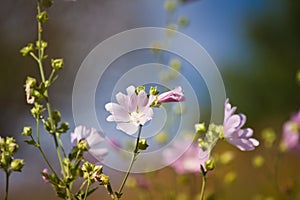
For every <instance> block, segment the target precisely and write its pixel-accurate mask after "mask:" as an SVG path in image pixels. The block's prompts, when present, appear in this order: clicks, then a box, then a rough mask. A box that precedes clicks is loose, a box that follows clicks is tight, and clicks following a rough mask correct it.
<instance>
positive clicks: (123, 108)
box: [105, 86, 155, 135]
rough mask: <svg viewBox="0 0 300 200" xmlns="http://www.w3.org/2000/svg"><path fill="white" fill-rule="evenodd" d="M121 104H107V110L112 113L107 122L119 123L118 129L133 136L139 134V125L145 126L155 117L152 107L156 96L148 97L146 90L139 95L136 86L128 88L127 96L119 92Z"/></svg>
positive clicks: (118, 98) (117, 97) (117, 96)
mask: <svg viewBox="0 0 300 200" xmlns="http://www.w3.org/2000/svg"><path fill="white" fill-rule="evenodd" d="M116 99H117V101H118V103H119V104H116V103H107V104H106V105H105V109H106V110H107V111H109V112H110V113H111V115H110V116H108V117H107V119H106V120H107V121H110V122H112V121H115V122H117V129H119V130H121V131H123V132H125V133H127V134H129V135H132V134H134V133H135V132H137V130H138V127H139V125H144V124H145V123H146V122H147V121H149V120H151V119H152V117H153V110H152V108H151V107H150V105H151V104H152V103H153V101H154V100H155V96H153V95H150V96H149V97H148V95H147V94H146V92H145V91H144V90H141V91H139V93H138V94H137V93H136V91H135V87H134V86H129V87H128V88H127V95H125V94H123V93H121V92H119V93H118V94H117V95H116Z"/></svg>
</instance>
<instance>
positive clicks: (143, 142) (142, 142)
mask: <svg viewBox="0 0 300 200" xmlns="http://www.w3.org/2000/svg"><path fill="white" fill-rule="evenodd" d="M148 146H149V145H148V144H147V140H146V139H140V140H139V144H138V148H139V149H140V150H146V149H147V148H148Z"/></svg>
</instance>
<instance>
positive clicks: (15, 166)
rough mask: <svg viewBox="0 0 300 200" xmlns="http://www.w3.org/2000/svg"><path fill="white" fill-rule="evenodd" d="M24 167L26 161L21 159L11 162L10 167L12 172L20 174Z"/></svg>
mask: <svg viewBox="0 0 300 200" xmlns="http://www.w3.org/2000/svg"><path fill="white" fill-rule="evenodd" d="M23 166H24V161H23V160H21V159H15V160H13V161H12V162H11V164H10V167H11V170H12V171H18V172H20V171H21V170H22V168H23Z"/></svg>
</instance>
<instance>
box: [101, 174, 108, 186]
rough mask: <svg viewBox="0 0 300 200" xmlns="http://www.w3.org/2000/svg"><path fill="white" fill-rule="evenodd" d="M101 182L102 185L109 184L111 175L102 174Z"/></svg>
mask: <svg viewBox="0 0 300 200" xmlns="http://www.w3.org/2000/svg"><path fill="white" fill-rule="evenodd" d="M100 183H101V184H102V185H108V184H109V176H106V175H105V174H101V175H100Z"/></svg>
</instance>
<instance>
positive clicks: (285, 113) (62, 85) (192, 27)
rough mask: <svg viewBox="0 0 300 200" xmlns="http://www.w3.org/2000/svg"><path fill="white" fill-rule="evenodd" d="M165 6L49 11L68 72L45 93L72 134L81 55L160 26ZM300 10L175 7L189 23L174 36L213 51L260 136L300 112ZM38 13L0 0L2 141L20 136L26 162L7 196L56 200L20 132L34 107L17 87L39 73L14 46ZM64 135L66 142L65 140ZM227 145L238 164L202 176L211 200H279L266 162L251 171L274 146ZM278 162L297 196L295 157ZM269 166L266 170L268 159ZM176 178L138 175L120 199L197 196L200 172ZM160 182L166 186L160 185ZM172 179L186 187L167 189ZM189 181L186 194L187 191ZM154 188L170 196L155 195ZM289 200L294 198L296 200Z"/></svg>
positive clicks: (275, 5)
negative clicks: (117, 38)
mask: <svg viewBox="0 0 300 200" xmlns="http://www.w3.org/2000/svg"><path fill="white" fill-rule="evenodd" d="M164 4H165V1H163V0H144V1H139V0H127V1H126V2H125V1H122V2H121V1H117V0H77V1H63V0H55V1H54V6H53V7H51V9H49V11H48V12H49V17H50V20H49V22H48V23H47V24H46V25H45V27H44V31H45V32H44V36H43V37H44V40H46V41H47V42H48V44H49V47H48V48H47V54H48V55H49V56H50V57H63V58H64V60H65V68H64V70H63V71H62V72H61V73H60V74H59V79H58V80H57V81H56V83H55V84H54V85H53V87H52V88H51V90H50V95H51V93H52V94H54V93H55V95H54V96H52V98H51V101H52V107H53V108H56V109H58V110H60V111H61V113H62V117H63V119H64V120H66V121H68V122H69V123H70V130H74V126H75V125H74V122H73V121H72V120H73V116H72V89H73V88H72V87H73V83H74V80H75V76H76V73H77V70H78V68H79V67H80V65H81V63H82V61H83V59H84V58H85V57H86V56H87V54H88V53H89V52H90V51H91V50H92V49H93V48H94V47H95V46H96V45H97V44H99V43H100V42H101V41H103V40H105V39H107V38H108V37H110V36H113V35H114V34H117V33H119V32H122V31H125V30H128V29H133V28H137V27H147V26H151V27H165V26H166V25H167V23H168V21H169V20H170V19H169V13H168V11H166V10H165V8H164ZM299 9H300V3H299V2H298V1H296V0H272V1H271V0H252V1H234V0H227V1H221V0H199V1H197V0H190V1H188V0H187V1H185V2H184V3H180V4H178V7H177V8H176V10H175V11H174V12H175V13H176V16H185V17H187V18H188V20H189V23H188V25H187V26H186V27H184V28H182V29H180V31H181V32H183V33H184V34H187V35H188V36H190V37H191V38H193V39H195V40H196V41H197V42H198V43H200V44H201V45H202V46H203V47H204V48H205V49H206V50H207V52H208V53H209V54H210V56H211V57H212V59H213V60H214V61H215V63H216V64H217V66H218V68H219V70H220V71H221V74H222V77H223V80H224V84H225V86H226V93H227V96H228V97H230V99H231V102H232V104H233V105H237V106H238V112H242V113H245V114H246V115H247V119H248V121H247V125H249V126H251V127H252V128H253V129H254V130H255V137H256V138H258V139H260V138H261V131H262V130H264V129H265V128H268V127H271V128H272V129H273V130H274V132H275V133H276V135H277V137H278V138H280V137H281V131H282V125H283V123H284V122H285V121H286V120H288V119H289V118H290V115H291V114H292V113H294V112H296V111H297V110H298V109H299V102H300V93H299V92H298V91H299V84H298V83H297V80H296V74H297V71H298V70H299V69H300V67H299V66H300V60H299V52H300V37H299V35H300V21H299V19H300V13H299ZM35 15H36V2H35V1H33V0H30V1H24V0H2V1H1V6H0V47H1V48H0V57H1V68H0V90H1V93H0V102H1V104H0V107H1V108H0V109H1V110H0V111H1V112H0V113H1V115H0V119H1V120H0V136H1V137H4V136H14V137H15V138H16V139H17V142H18V143H19V144H20V150H19V153H18V154H17V155H16V157H18V158H24V159H25V163H26V165H25V168H24V169H23V173H14V174H13V175H12V178H11V181H12V183H11V190H10V199H41V198H43V199H56V197H55V194H54V192H53V191H52V189H51V187H50V186H49V185H47V184H45V183H43V181H42V179H41V176H40V173H39V172H40V171H42V169H43V168H44V167H45V165H44V163H43V161H41V157H40V155H39V154H38V152H37V151H36V149H34V148H33V147H31V146H27V145H25V143H23V142H22V141H23V140H24V137H22V136H21V132H22V128H23V126H25V125H31V126H33V125H34V119H33V118H32V117H31V114H30V112H29V109H30V108H31V107H30V106H29V105H27V104H26V103H25V94H24V87H23V85H24V82H25V78H26V76H29V75H30V76H38V70H37V67H36V63H35V62H34V61H33V60H32V59H30V58H29V57H25V58H24V57H22V55H21V54H20V53H19V50H20V49H21V48H22V47H23V46H25V45H26V44H27V43H28V42H33V41H35V40H36V23H35ZM200 120H202V121H205V120H207V119H200ZM47 137H48V136H45V139H44V142H45V147H44V148H45V151H46V152H47V153H49V155H50V156H51V155H52V157H53V158H52V159H53V161H55V160H56V158H55V156H53V153H54V149H52V144H48V143H47V142H46V141H47V139H48V138H47ZM65 137H66V140H68V137H69V136H65ZM224 149H229V150H230V151H232V152H234V155H235V159H234V161H233V163H231V164H230V165H226V166H225V165H224V166H222V165H221V164H220V166H217V169H216V170H215V171H216V172H215V173H212V174H211V176H209V178H208V180H209V186H208V193H211V194H212V193H214V192H216V191H218V192H216V194H214V195H212V196H211V197H210V198H211V199H267V198H268V197H272V196H273V197H274V199H279V198H276V192H274V188H273V186H272V185H273V183H274V181H273V180H272V176H271V178H270V177H268V176H264V174H265V173H264V170H266V171H268V168H267V165H268V163H266V165H264V166H263V167H262V168H254V167H253V166H252V165H251V159H252V158H253V157H255V156H257V155H267V156H270V155H269V154H272V153H273V151H274V149H269V150H268V152H266V151H265V148H264V146H263V144H262V145H261V146H260V147H259V148H258V149H257V150H255V151H254V152H247V153H244V152H243V153H241V152H239V151H237V150H236V149H234V148H233V147H231V146H227V145H226V144H222V145H220V146H218V147H217V149H216V152H222V151H224ZM273 156H274V154H273ZM275 157H276V155H275ZM272 159H273V158H272V157H271V160H272ZM266 162H267V161H266ZM282 163H284V164H281V165H279V169H280V171H281V173H280V174H279V177H278V179H279V180H280V182H281V183H282V185H280V188H281V189H282V191H284V192H286V191H287V192H290V191H291V192H293V191H294V190H298V189H299V186H298V185H299V184H298V182H299V173H298V172H297V166H298V165H299V163H300V162H299V156H298V155H296V154H293V153H288V154H285V155H284V156H283V158H282ZM269 165H271V167H272V163H269ZM107 171H108V172H107V174H110V173H111V174H114V179H115V181H116V183H118V181H119V177H121V176H122V175H123V174H122V173H118V172H115V171H114V170H110V169H107ZM229 172H230V173H231V174H230V173H229ZM233 172H234V173H233ZM228 173H229V175H228ZM234 174H236V177H235V175H234ZM225 175H227V176H225ZM174 177H175V172H174V171H173V170H172V169H170V168H165V169H162V170H160V171H157V172H153V173H150V174H149V175H147V176H143V175H138V176H137V179H136V180H141V179H142V180H144V181H145V180H147V181H148V182H149V184H148V185H147V187H146V186H145V185H142V186H141V185H140V187H139V186H138V184H137V183H138V182H141V181H136V180H135V182H134V180H132V181H133V182H134V183H133V184H132V185H131V186H132V187H133V188H132V189H131V188H130V186H129V187H128V188H127V190H128V193H126V196H124V199H151V198H156V199H191V198H189V197H191V196H188V195H190V194H191V195H192V196H193V195H194V196H196V194H197V192H195V191H199V190H200V186H201V179H200V178H201V177H200V175H193V174H192V175H186V176H178V178H174ZM226 177H227V179H226ZM228 177H229V178H228ZM230 177H231V179H232V181H231V179H230ZM166 178H167V180H169V181H165V180H166ZM273 178H274V177H273ZM228 180H229V181H228ZM221 181H225V184H222V182H221ZM226 181H227V182H226ZM142 182H143V181H142ZM176 182H179V184H183V186H182V187H180V188H176V189H174V188H175V186H174V183H176ZM270 182H271V183H270ZM190 183H193V188H189V187H187V186H188V185H189V184H190ZM297 184H298V185H297ZM149 185H150V186H149ZM148 186H149V187H148ZM161 186H162V187H165V188H166V189H165V190H167V191H163V192H161V191H159V189H160V190H161V188H162V187H161ZM178 187H179V186H178ZM194 187H195V188H194ZM172 190H174V191H173V192H172ZM3 191H4V174H3V173H0V196H2V194H3ZM136 191H139V192H136ZM105 193H106V192H105V191H104V190H99V191H97V192H96V193H95V194H93V195H92V199H93V198H94V199H99V197H97V195H100V194H105ZM33 194H35V195H34V196H33ZM137 194H138V195H137ZM103 196H104V197H105V198H106V196H105V195H103ZM105 198H103V199H105ZM193 198H194V197H193ZM288 198H289V199H297V198H298V199H299V196H298V197H297V196H293V197H291V196H290V197H288ZM107 199H108V197H107Z"/></svg>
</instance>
